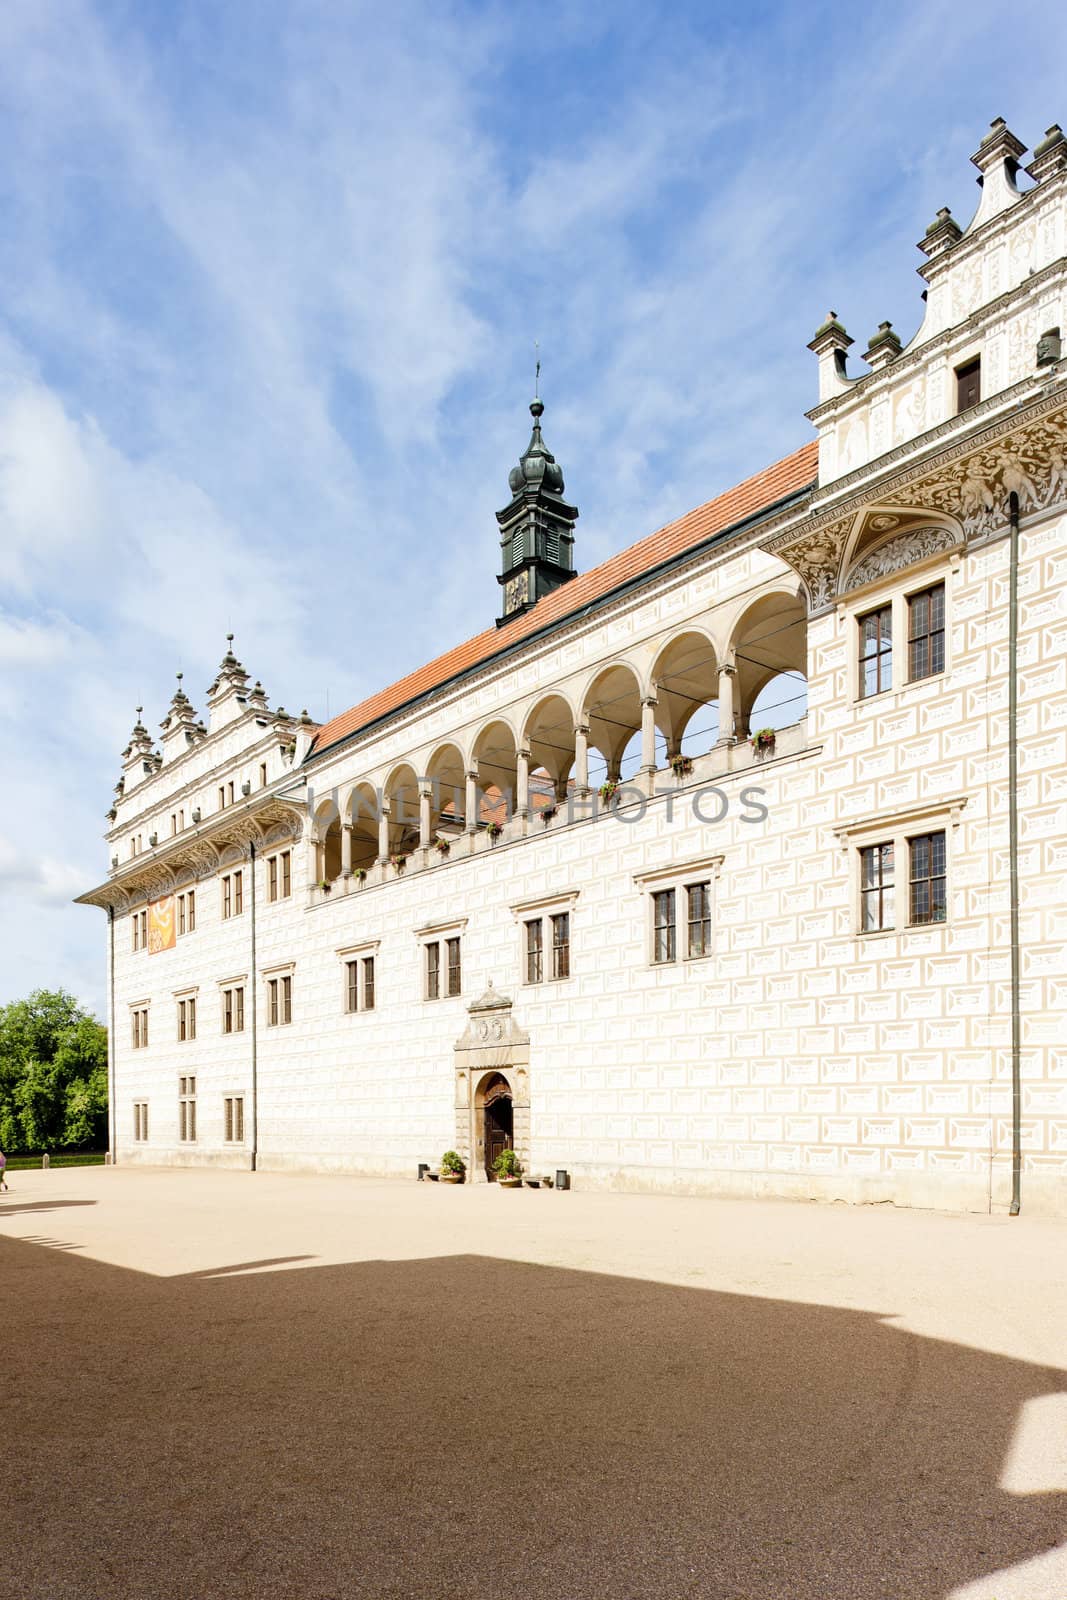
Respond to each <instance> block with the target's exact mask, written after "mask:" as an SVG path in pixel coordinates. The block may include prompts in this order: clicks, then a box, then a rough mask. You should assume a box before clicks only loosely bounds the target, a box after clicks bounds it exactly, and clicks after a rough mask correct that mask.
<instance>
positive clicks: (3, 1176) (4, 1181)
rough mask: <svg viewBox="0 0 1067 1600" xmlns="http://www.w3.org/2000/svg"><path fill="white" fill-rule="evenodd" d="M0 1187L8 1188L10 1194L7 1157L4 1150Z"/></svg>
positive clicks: (2, 1153)
mask: <svg viewBox="0 0 1067 1600" xmlns="http://www.w3.org/2000/svg"><path fill="white" fill-rule="evenodd" d="M0 1189H4V1190H6V1191H7V1193H9V1194H10V1192H11V1191H10V1189H8V1184H7V1157H6V1156H5V1154H4V1152H3V1151H2V1150H0Z"/></svg>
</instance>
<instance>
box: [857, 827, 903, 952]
mask: <svg viewBox="0 0 1067 1600" xmlns="http://www.w3.org/2000/svg"><path fill="white" fill-rule="evenodd" d="M895 926H896V924H895V922H894V920H893V846H892V844H891V843H890V844H871V845H868V846H867V847H866V848H865V849H863V850H861V851H860V931H861V932H862V933H880V932H881V931H882V929H883V928H892V927H895Z"/></svg>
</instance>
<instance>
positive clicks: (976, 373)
mask: <svg viewBox="0 0 1067 1600" xmlns="http://www.w3.org/2000/svg"><path fill="white" fill-rule="evenodd" d="M981 398H982V361H981V357H980V356H976V357H975V359H974V360H973V361H968V362H967V363H966V364H965V365H964V366H962V367H957V368H956V410H957V411H969V410H970V408H971V407H972V406H976V405H977V404H978V402H979V400H981Z"/></svg>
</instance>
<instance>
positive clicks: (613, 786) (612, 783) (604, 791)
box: [597, 778, 619, 806]
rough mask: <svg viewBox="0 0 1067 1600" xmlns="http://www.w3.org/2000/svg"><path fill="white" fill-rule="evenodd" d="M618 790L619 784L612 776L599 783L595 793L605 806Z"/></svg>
mask: <svg viewBox="0 0 1067 1600" xmlns="http://www.w3.org/2000/svg"><path fill="white" fill-rule="evenodd" d="M618 792H619V785H618V783H617V782H616V780H615V779H614V778H608V779H607V780H606V781H605V782H604V783H602V784H601V785H600V788H599V789H598V790H597V794H598V795H599V796H600V798H601V800H602V801H603V802H604V804H605V805H606V806H609V805H610V804H611V802H612V800H614V798H615V796H616V795H617V794H618Z"/></svg>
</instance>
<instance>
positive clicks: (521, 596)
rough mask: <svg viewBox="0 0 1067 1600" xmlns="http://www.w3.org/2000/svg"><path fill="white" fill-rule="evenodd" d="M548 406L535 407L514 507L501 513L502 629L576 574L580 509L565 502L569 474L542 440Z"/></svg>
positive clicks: (513, 476)
mask: <svg viewBox="0 0 1067 1600" xmlns="http://www.w3.org/2000/svg"><path fill="white" fill-rule="evenodd" d="M544 409H545V408H544V403H543V402H542V401H541V400H535V401H534V402H533V404H532V405H531V406H530V414H531V415H532V417H533V419H534V421H533V433H532V434H531V435H530V442H529V444H528V445H527V446H526V449H525V451H524V452H523V454H522V455H521V456H520V458H519V464H518V466H517V467H512V469H511V472H510V474H509V475H508V484H509V486H510V489H511V496H512V497H511V503H510V504H509V505H506V506H505V507H504V509H503V511H498V512H497V514H496V520H497V521H498V522H499V524H500V548H501V552H502V557H501V572H500V576H499V577H498V579H497V582H498V583H499V584H500V585H501V587H502V588H503V590H504V612H503V615H502V616H500V617H498V618H497V621H496V625H497V627H498V628H502V627H504V625H505V624H506V623H508V622H510V621H511V620H512V618H513V617H517V616H521V615H522V613H523V612H524V611H529V609H530V607H531V606H534V605H536V604H537V602H538V600H540V598H541V596H542V595H545V594H550V593H551V591H552V590H553V589H558V588H559V586H560V584H561V583H566V582H567V581H568V580H569V579H570V578H573V577H574V576H575V572H574V559H573V547H574V524H575V522H576V521H577V520H578V507H577V506H572V505H568V504H567V502H566V500H564V498H563V470H562V468H561V467H560V466H559V464H558V462H557V461H556V458H555V456H554V455H553V454H552V452H551V451H550V450H549V449H548V447H547V445H546V444H545V442H544V440H543V439H542V438H541V415H542V413H543V411H544Z"/></svg>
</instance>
